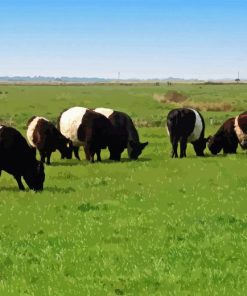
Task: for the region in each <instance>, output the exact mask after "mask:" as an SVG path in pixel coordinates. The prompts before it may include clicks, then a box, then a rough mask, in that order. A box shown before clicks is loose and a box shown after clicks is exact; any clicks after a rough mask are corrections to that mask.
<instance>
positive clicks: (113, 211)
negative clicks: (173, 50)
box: [0, 84, 247, 296]
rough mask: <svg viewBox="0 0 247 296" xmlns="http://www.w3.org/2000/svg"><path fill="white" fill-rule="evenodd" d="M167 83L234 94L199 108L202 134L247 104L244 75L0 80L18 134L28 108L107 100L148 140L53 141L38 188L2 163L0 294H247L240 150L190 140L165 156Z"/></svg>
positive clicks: (2, 113)
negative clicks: (60, 146) (193, 81)
mask: <svg viewBox="0 0 247 296" xmlns="http://www.w3.org/2000/svg"><path fill="white" fill-rule="evenodd" d="M168 91H176V92H179V93H182V94H183V95H184V96H186V97H187V101H186V102H188V103H197V104H200V103H203V104H204V105H203V106H204V107H205V104H209V103H211V104H212V103H218V104H219V103H222V104H224V103H229V104H231V106H232V110H231V111H227V112H223V111H217V112H216V111H210V112H209V111H208V112H205V111H202V114H203V116H204V117H205V120H206V135H209V134H212V133H214V132H215V131H216V130H217V128H218V127H219V125H220V124H221V123H222V121H223V120H225V119H226V118H228V117H230V116H232V115H236V114H238V113H240V112H241V111H246V110H247V85H188V84H176V85H172V86H167V85H160V86H155V85H147V84H146V85H126V86H125V85H104V86H103V85H86V86H30V85H29V86H24V85H23V86H22V85H21V86H10V85H8V86H6V85H0V102H1V109H0V122H4V123H7V124H10V125H12V126H14V127H16V128H18V129H19V130H20V131H21V132H22V133H23V134H24V135H25V126H26V122H27V120H28V119H29V117H31V116H32V115H42V116H45V117H47V118H49V119H51V120H53V121H54V122H55V121H56V119H57V117H58V115H59V113H60V112H61V111H62V110H63V109H65V108H67V107H70V106H75V105H80V106H85V107H100V106H103V107H110V108H113V109H116V110H121V111H125V112H127V113H128V114H130V115H131V116H132V118H133V119H134V120H135V122H136V123H137V124H138V126H139V128H138V130H139V133H140V137H141V140H142V141H149V145H148V146H147V147H146V149H145V150H144V151H143V154H142V156H141V157H140V159H139V160H138V161H129V160H128V159H127V154H126V152H125V153H124V154H123V160H122V161H121V162H120V163H114V162H110V161H108V160H107V159H108V151H104V152H103V153H102V159H103V162H102V163H95V164H89V163H87V162H86V161H85V160H82V161H81V162H78V161H77V160H75V159H73V160H71V161H69V160H60V156H59V154H58V153H55V154H53V155H52V163H53V165H52V166H50V167H46V181H45V189H44V191H43V192H42V193H38V194H35V193H33V192H30V191H26V192H18V190H17V185H16V183H15V181H14V179H13V178H12V177H11V176H10V175H8V174H6V173H5V172H2V176H1V177H0V225H1V226H0V295H35V296H36V295H65V296H67V295H246V293H247V269H246V266H247V259H246V258H247V202H246V196H247V186H246V185H247V174H246V172H247V155H246V153H245V152H244V151H242V150H241V149H238V154H237V155H230V156H223V155H219V156H217V157H213V156H211V155H210V154H209V151H208V150H206V157H205V158H197V157H195V155H194V152H193V151H192V148H191V147H190V146H189V147H188V151H187V155H188V157H187V158H186V159H182V160H180V159H171V158H170V150H171V147H170V143H169V140H168V137H167V135H166V131H165V120H166V115H167V113H168V111H169V110H170V109H172V108H173V107H175V106H178V105H176V104H175V103H173V102H169V103H160V102H158V101H157V100H156V99H155V98H157V97H161V96H163V95H165V94H166V93H167V92H168ZM197 106H201V105H197ZM210 119H211V121H212V122H211V123H212V124H210ZM81 156H82V159H84V154H83V151H81Z"/></svg>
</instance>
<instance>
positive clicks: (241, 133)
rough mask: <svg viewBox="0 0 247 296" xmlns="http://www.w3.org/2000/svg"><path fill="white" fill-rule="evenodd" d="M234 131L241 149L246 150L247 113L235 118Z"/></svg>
mask: <svg viewBox="0 0 247 296" xmlns="http://www.w3.org/2000/svg"><path fill="white" fill-rule="evenodd" d="M234 130H235V133H236V136H237V138H238V141H239V144H240V146H241V148H242V149H244V150H246V149H247V112H244V113H241V114H240V115H238V116H236V117H235V120H234Z"/></svg>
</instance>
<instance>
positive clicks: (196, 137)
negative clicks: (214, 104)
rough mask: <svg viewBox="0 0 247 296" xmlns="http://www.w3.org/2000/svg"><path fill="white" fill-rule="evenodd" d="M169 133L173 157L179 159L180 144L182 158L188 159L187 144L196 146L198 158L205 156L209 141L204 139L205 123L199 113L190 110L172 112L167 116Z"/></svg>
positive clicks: (182, 109) (181, 109) (179, 109)
mask: <svg viewBox="0 0 247 296" xmlns="http://www.w3.org/2000/svg"><path fill="white" fill-rule="evenodd" d="M167 132H168V135H169V136H170V141H171V144H172V155H171V156H172V157H175V158H177V157H178V153H177V147H178V142H180V158H183V157H186V148H187V143H191V144H192V145H193V146H194V150H195V153H196V155H197V156H204V149H205V148H206V143H207V140H208V139H205V138H204V132H205V123H204V119H203V117H202V115H201V114H200V113H199V112H198V111H196V110H194V109H189V108H177V109H173V110H171V111H170V112H169V113H168V115H167Z"/></svg>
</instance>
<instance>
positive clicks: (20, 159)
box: [0, 125, 45, 191]
mask: <svg viewBox="0 0 247 296" xmlns="http://www.w3.org/2000/svg"><path fill="white" fill-rule="evenodd" d="M1 170H4V171H6V172H7V173H9V174H11V175H13V176H14V178H15V179H16V181H17V183H18V186H19V189H20V190H24V189H25V188H24V186H23V184H22V181H21V177H23V178H24V180H25V182H26V183H27V185H28V187H29V188H30V189H32V190H35V191H39V190H43V183H44V180H45V174H44V166H43V163H42V162H40V161H37V160H36V157H35V153H34V151H33V149H32V148H30V147H29V146H28V144H27V141H26V140H25V138H24V137H23V136H22V135H21V134H20V133H19V132H18V131H17V130H16V129H14V128H12V127H6V126H3V125H1V126H0V175H1Z"/></svg>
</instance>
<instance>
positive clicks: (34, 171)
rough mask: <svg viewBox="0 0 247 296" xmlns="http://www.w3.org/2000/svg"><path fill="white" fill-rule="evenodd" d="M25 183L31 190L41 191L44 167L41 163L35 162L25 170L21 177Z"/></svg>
mask: <svg viewBox="0 0 247 296" xmlns="http://www.w3.org/2000/svg"><path fill="white" fill-rule="evenodd" d="M23 178H24V180H25V182H26V183H27V185H28V187H29V188H30V189H31V190H35V191H41V190H43V184H44V181H45V172H44V165H43V163H42V162H41V161H37V160H35V161H34V162H33V163H32V165H31V164H30V165H29V167H28V168H27V169H26V172H25V174H24V175H23Z"/></svg>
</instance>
